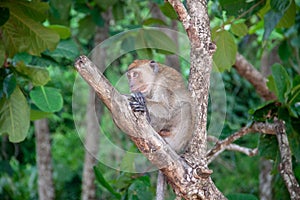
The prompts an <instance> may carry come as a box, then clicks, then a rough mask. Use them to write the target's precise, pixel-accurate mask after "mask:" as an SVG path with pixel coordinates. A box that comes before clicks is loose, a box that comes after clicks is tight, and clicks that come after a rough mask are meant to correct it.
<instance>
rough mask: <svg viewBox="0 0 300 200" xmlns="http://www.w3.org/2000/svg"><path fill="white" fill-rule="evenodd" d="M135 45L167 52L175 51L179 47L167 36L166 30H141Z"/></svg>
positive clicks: (138, 47)
mask: <svg viewBox="0 0 300 200" xmlns="http://www.w3.org/2000/svg"><path fill="white" fill-rule="evenodd" d="M135 47H136V48H137V49H140V48H150V49H151V48H152V49H159V50H164V51H166V52H171V53H173V52H174V51H176V49H177V47H176V44H175V43H174V41H173V40H172V39H171V38H170V37H169V36H167V35H166V34H165V33H164V32H162V31H159V30H145V29H143V30H140V31H139V32H138V35H137V38H136V41H135Z"/></svg>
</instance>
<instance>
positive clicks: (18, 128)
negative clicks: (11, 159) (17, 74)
mask: <svg viewBox="0 0 300 200" xmlns="http://www.w3.org/2000/svg"><path fill="white" fill-rule="evenodd" d="M29 122H30V121H29V106H28V104H27V101H26V98H25V96H24V95H23V93H22V92H21V90H20V89H19V87H16V89H15V90H14V92H13V93H12V94H11V96H10V98H8V99H7V98H2V99H1V101H0V135H1V134H8V137H9V141H10V142H21V141H23V140H24V139H25V138H26V136H27V132H28V130H29Z"/></svg>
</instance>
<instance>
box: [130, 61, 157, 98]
mask: <svg viewBox="0 0 300 200" xmlns="http://www.w3.org/2000/svg"><path fill="white" fill-rule="evenodd" d="M127 78H128V82H129V87H130V91H131V92H141V93H143V94H145V95H147V94H148V93H149V92H150V91H151V88H152V87H153V83H154V79H155V73H154V72H153V69H152V68H151V67H150V66H149V65H142V66H139V67H136V68H133V69H131V70H129V71H128V72H127Z"/></svg>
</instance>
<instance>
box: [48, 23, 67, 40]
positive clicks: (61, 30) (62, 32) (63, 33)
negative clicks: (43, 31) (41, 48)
mask: <svg viewBox="0 0 300 200" xmlns="http://www.w3.org/2000/svg"><path fill="white" fill-rule="evenodd" d="M48 27H49V28H50V29H52V30H54V31H55V32H56V33H58V35H59V37H60V38H61V39H68V38H69V37H71V30H70V28H69V27H66V26H62V25H50V26H48Z"/></svg>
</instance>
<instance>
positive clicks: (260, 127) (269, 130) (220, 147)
mask: <svg viewBox="0 0 300 200" xmlns="http://www.w3.org/2000/svg"><path fill="white" fill-rule="evenodd" d="M257 132H259V133H263V134H272V135H274V134H275V124H270V123H262V122H255V123H253V124H252V125H251V126H246V127H243V128H242V129H241V130H239V131H237V132H236V133H234V134H232V135H231V136H229V137H227V138H226V139H224V140H221V141H218V142H217V144H216V145H215V146H214V147H213V148H212V149H211V150H210V151H209V152H208V153H207V159H208V163H210V162H212V161H213V160H214V159H215V158H216V157H217V156H218V155H219V154H220V153H222V152H223V151H224V150H226V149H230V148H234V146H232V143H233V142H234V141H236V140H237V139H239V138H241V137H243V136H245V135H247V134H249V133H257ZM241 151H242V152H243V151H245V150H241ZM247 151H250V150H247ZM244 153H245V152H244ZM248 153H249V154H253V153H255V150H252V151H250V152H248ZM246 154H247V153H246Z"/></svg>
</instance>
